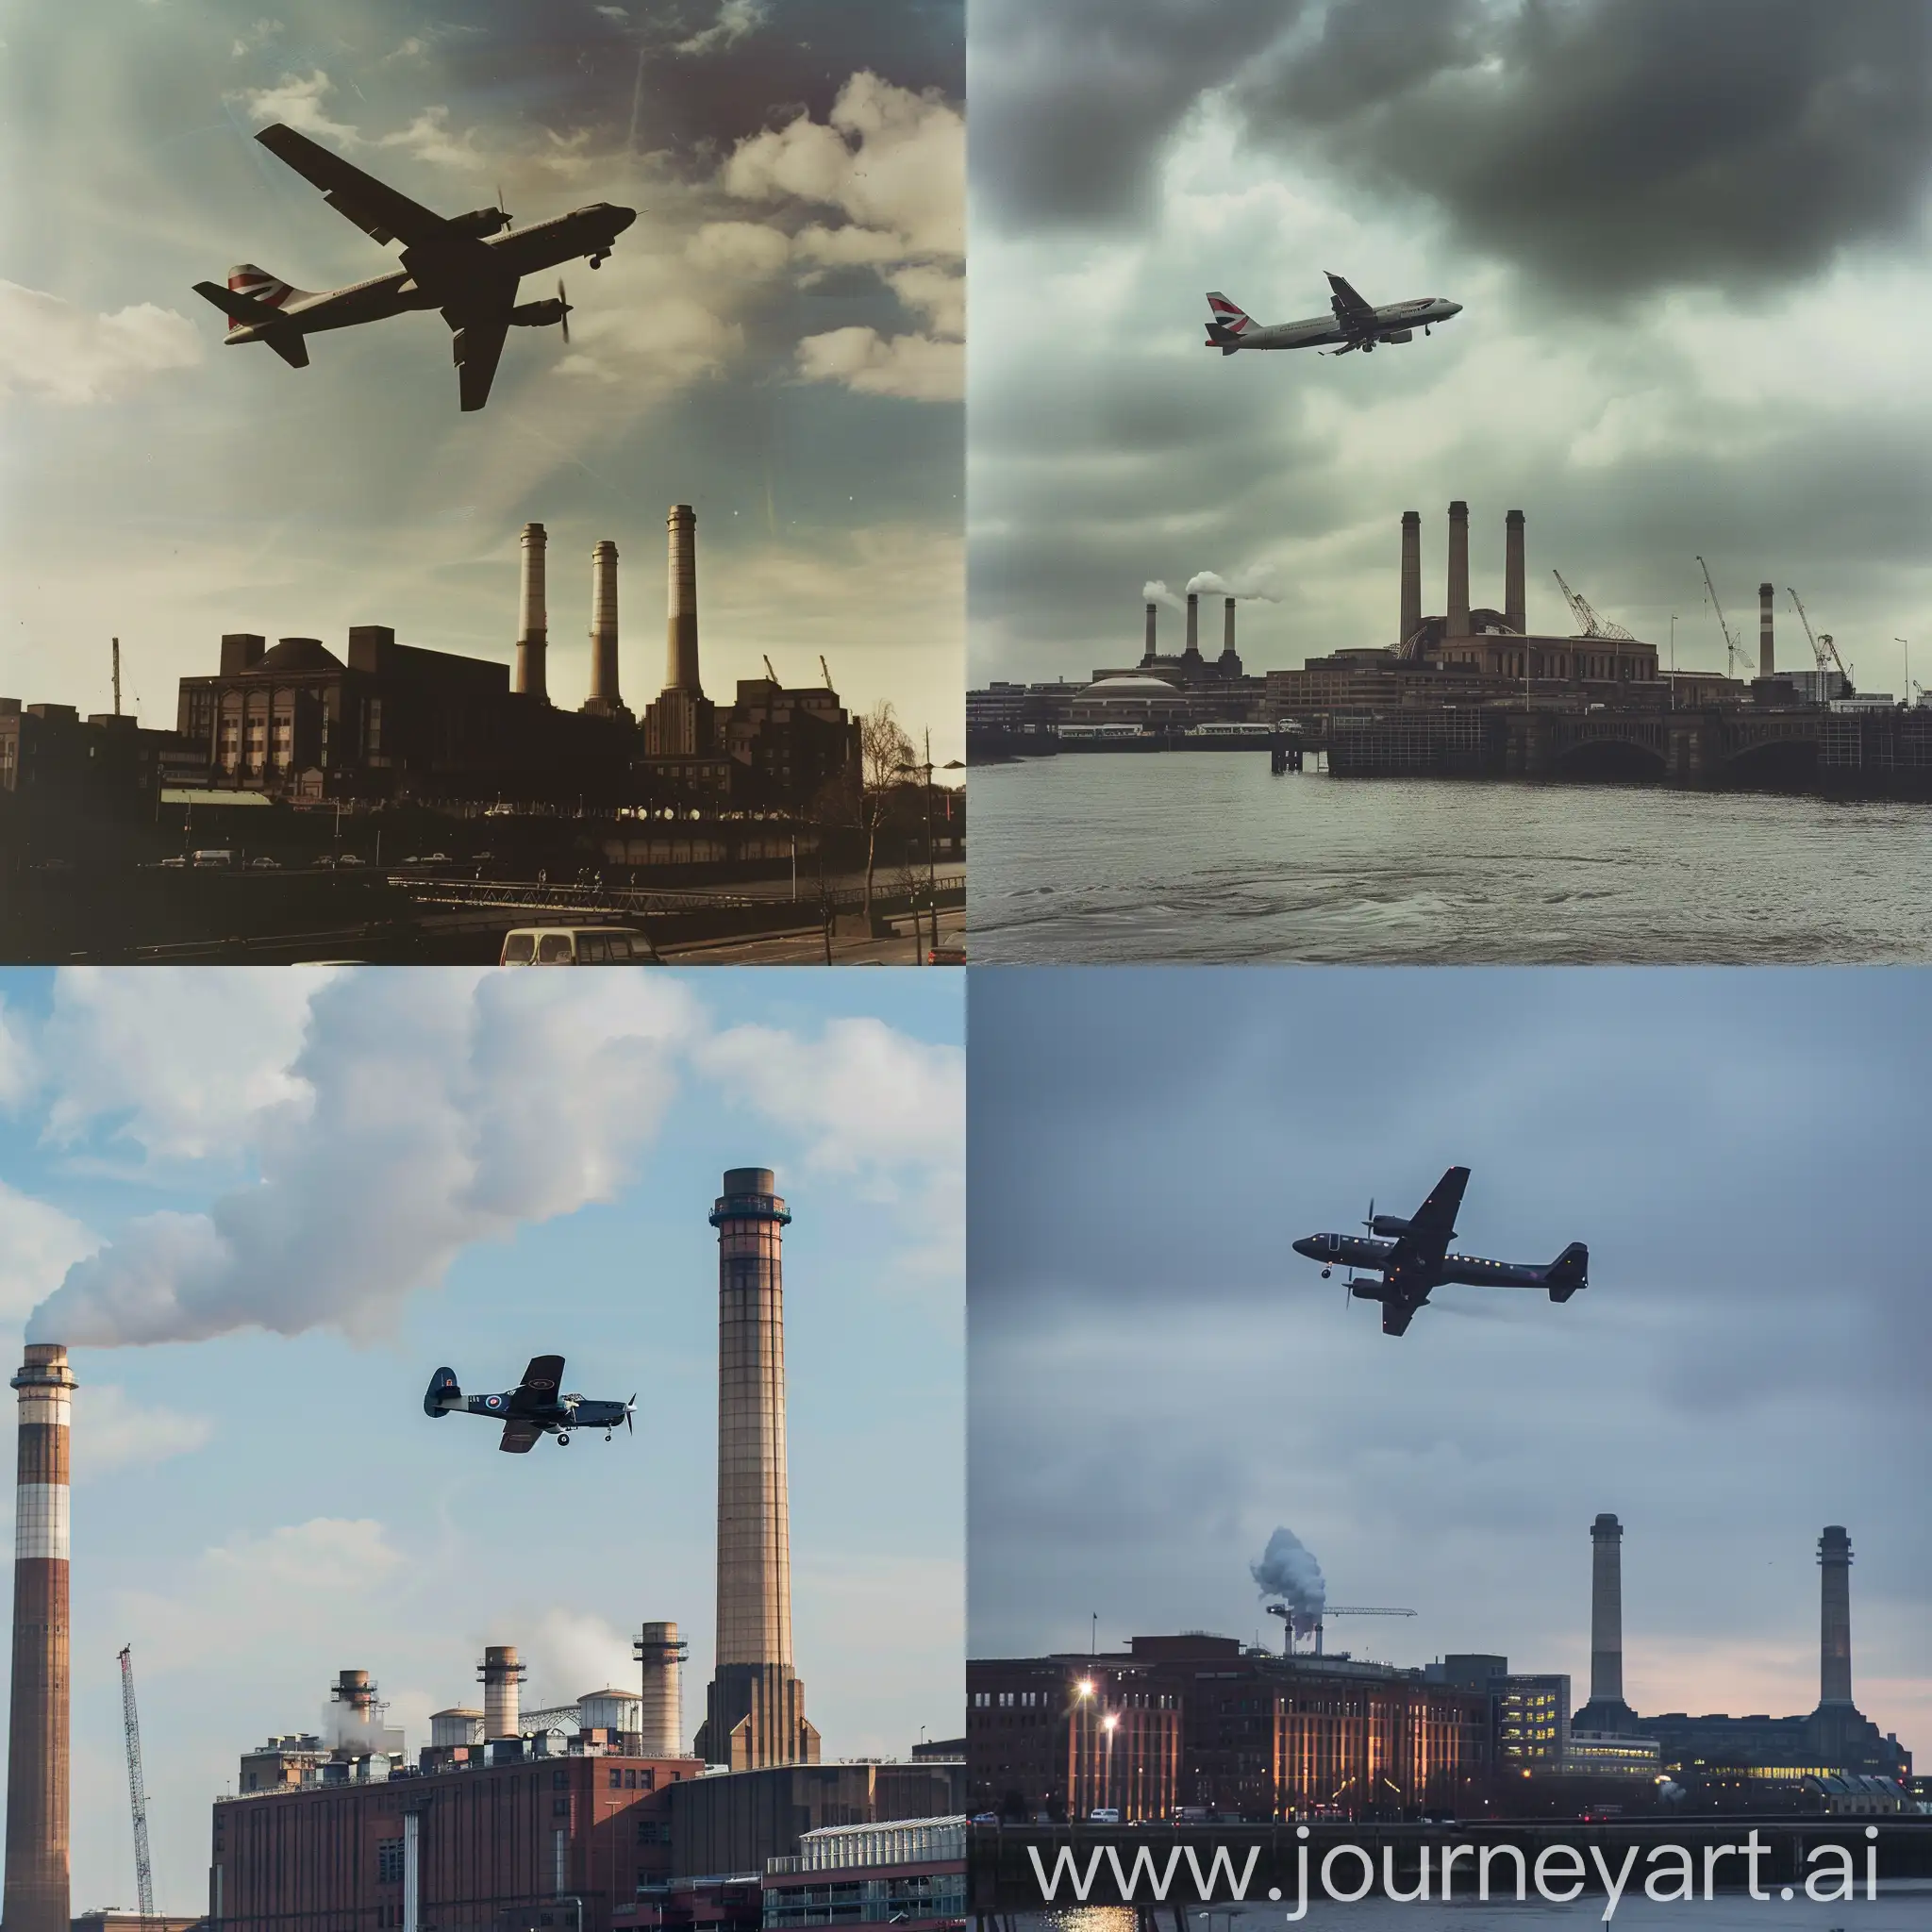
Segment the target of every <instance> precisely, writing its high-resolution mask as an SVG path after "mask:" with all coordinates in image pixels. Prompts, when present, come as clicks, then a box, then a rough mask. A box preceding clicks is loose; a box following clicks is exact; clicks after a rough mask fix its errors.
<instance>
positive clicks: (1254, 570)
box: [1188, 563, 1281, 604]
mask: <svg viewBox="0 0 1932 1932" xmlns="http://www.w3.org/2000/svg"><path fill="white" fill-rule="evenodd" d="M1272 582H1273V574H1272V573H1271V572H1270V570H1269V568H1268V566H1267V565H1266V564H1265V563H1257V564H1251V565H1250V566H1249V567H1248V568H1247V569H1246V570H1238V571H1236V572H1235V574H1234V575H1233V576H1232V577H1224V576H1223V575H1221V573H1220V572H1219V571H1213V570H1197V571H1196V572H1195V573H1194V575H1192V576H1191V577H1190V578H1189V579H1188V590H1189V591H1190V592H1200V593H1202V594H1204V595H1207V596H1210V597H1232V598H1234V599H1235V600H1236V601H1237V602H1238V603H1242V604H1250V603H1253V602H1255V601H1256V600H1257V599H1258V600H1259V601H1260V602H1262V603H1264V604H1279V603H1280V602H1281V592H1280V591H1276V590H1274V589H1271V588H1270V586H1271V584H1272Z"/></svg>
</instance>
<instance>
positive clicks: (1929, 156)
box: [1234, 0, 1932, 293]
mask: <svg viewBox="0 0 1932 1932" xmlns="http://www.w3.org/2000/svg"><path fill="white" fill-rule="evenodd" d="M1234 95H1235V99H1236V101H1237V103H1238V104H1239V106H1240V108H1241V110H1242V112H1243V113H1244V115H1245V117H1246V120H1247V124H1248V126H1249V129H1250V131H1251V132H1252V133H1253V134H1254V135H1255V136H1256V137H1257V138H1258V139H1259V140H1260V141H1261V142H1263V143H1265V144H1268V145H1273V146H1274V147H1276V148H1277V149H1278V150H1280V151H1285V152H1291V153H1296V154H1301V155H1305V156H1314V157H1319V158H1322V159H1324V160H1325V161H1326V162H1327V163H1329V164H1330V165H1331V166H1333V167H1334V168H1335V169H1336V170H1338V171H1339V172H1340V173H1341V175H1343V176H1344V177H1346V178H1347V179H1348V180H1350V181H1352V182H1354V183H1356V184H1358V185H1359V186H1360V187H1362V188H1365V189H1367V190H1369V191H1370V192H1374V193H1377V194H1382V193H1389V192H1395V193H1400V194H1403V195H1408V196H1416V197H1420V198H1423V199H1424V200H1426V201H1429V202H1432V203H1434V204H1435V205H1436V206H1437V207H1438V208H1441V211H1442V212H1443V213H1444V214H1445V215H1446V216H1447V217H1448V219H1449V220H1450V222H1451V223H1452V224H1453V225H1454V226H1455V228H1456V229H1457V232H1458V234H1459V235H1460V236H1461V238H1462V239H1463V240H1464V241H1466V242H1469V243H1472V244H1473V245H1474V246H1475V247H1477V248H1479V249H1483V250H1485V251H1488V252H1490V253H1492V254H1495V255H1498V256H1501V257H1503V258H1507V259H1508V260H1510V261H1512V262H1513V263H1515V264H1516V265H1517V266H1518V267H1519V268H1521V269H1523V270H1524V271H1525V272H1527V273H1529V274H1531V275H1537V276H1541V277H1546V278H1551V279H1554V280H1556V281H1558V282H1561V283H1563V284H1566V285H1569V286H1570V287H1571V288H1572V289H1575V290H1581V291H1591V292H1603V291H1608V292H1612V293H1633V292H1639V291H1647V290H1650V289H1654V288H1657V287H1660V286H1665V285H1671V284H1709V285H1713V286H1718V287H1722V288H1724V289H1727V290H1731V291H1744V290H1749V289H1752V288H1754V287H1759V286H1762V285H1765V284H1770V283H1778V282H1785V281H1789V280H1790V279H1792V278H1794V277H1799V276H1804V275H1811V274H1814V273H1816V272H1817V271H1819V270H1820V269H1822V268H1823V267H1824V266H1825V265H1826V264H1827V263H1828V262H1829V261H1830V260H1831V259H1832V258H1833V257H1834V256H1835V255H1836V254H1837V253H1838V252H1839V251H1840V249H1843V248H1845V247H1848V246H1851V245H1854V244H1857V243H1858V242H1870V241H1896V240H1900V239H1903V238H1906V237H1908V236H1910V235H1911V234H1913V233H1915V232H1916V230H1917V226H1918V223H1919V219H1920V213H1921V205H1922V201H1923V198H1924V192H1925V186H1926V181H1927V177H1928V174H1932V9H1928V8H1924V7H1922V6H1916V5H1899V4H1897V0H1839V4H1835V5H1832V6H1828V7H1821V6H1818V5H1816V4H1815V0H1698V4H1697V5H1695V6H1685V5H1683V4H1682V0H1578V4H1573V5H1560V4H1542V0H1528V4H1524V5H1521V6H1507V7H1498V8H1488V9H1485V8H1478V7H1477V6H1475V5H1474V4H1473V0H1460V4H1455V5H1450V6H1441V5H1438V4H1435V0H1402V4H1399V5H1391V0H1335V4H1333V5H1331V6H1330V7H1329V8H1328V9H1327V11H1326V14H1325V16H1324V20H1323V23H1322V27H1321V30H1320V32H1319V34H1316V35H1314V36H1313V37H1311V38H1309V39H1307V40H1305V41H1296V42H1291V43H1288V44H1286V45H1283V46H1280V47H1278V48H1276V49H1274V51H1272V52H1271V53H1269V54H1268V55H1267V56H1265V57H1264V58H1261V59H1259V60H1257V61H1256V62H1255V63H1254V64H1253V65H1252V67H1250V68H1249V69H1248V70H1247V71H1246V72H1244V73H1243V74H1241V76H1240V77H1239V79H1238V80H1237V82H1236V84H1235V88H1234Z"/></svg>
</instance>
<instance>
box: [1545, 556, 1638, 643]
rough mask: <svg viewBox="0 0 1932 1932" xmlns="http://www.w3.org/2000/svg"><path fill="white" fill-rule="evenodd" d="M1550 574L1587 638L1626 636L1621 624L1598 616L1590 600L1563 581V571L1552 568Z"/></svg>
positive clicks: (1627, 634)
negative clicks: (1591, 606)
mask: <svg viewBox="0 0 1932 1932" xmlns="http://www.w3.org/2000/svg"><path fill="white" fill-rule="evenodd" d="M1550 575H1552V576H1553V577H1555V578H1556V580H1557V590H1559V591H1562V593H1563V601H1564V603H1566V604H1567V605H1569V607H1570V614H1571V616H1573V617H1574V618H1575V620H1576V626H1577V629H1578V630H1579V631H1580V632H1581V633H1582V634H1583V636H1585V637H1587V638H1627V637H1628V636H1629V635H1630V633H1629V632H1628V631H1627V630H1625V629H1624V626H1623V625H1621V624H1612V623H1611V622H1610V621H1609V619H1608V618H1607V617H1599V616H1598V615H1597V614H1596V612H1595V611H1594V610H1592V609H1591V608H1590V600H1589V599H1588V598H1587V597H1586V596H1585V595H1584V594H1583V592H1582V591H1573V590H1572V589H1571V588H1570V586H1569V585H1568V584H1566V583H1565V582H1564V581H1563V573H1562V572H1561V571H1559V570H1553V571H1552V572H1551V573H1550Z"/></svg>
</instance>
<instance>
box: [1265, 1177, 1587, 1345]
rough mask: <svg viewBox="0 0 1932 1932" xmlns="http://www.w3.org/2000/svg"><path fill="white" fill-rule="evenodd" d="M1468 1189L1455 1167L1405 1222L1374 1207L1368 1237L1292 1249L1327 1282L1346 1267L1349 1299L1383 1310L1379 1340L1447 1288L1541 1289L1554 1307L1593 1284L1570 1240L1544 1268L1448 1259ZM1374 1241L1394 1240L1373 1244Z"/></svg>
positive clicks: (1335, 1237) (1581, 1251)
mask: <svg viewBox="0 0 1932 1932" xmlns="http://www.w3.org/2000/svg"><path fill="white" fill-rule="evenodd" d="M1468 1185H1469V1170H1468V1168H1466V1167H1452V1168H1451V1169H1450V1170H1449V1172H1448V1173H1447V1174H1444V1175H1443V1176H1442V1178H1441V1180H1440V1181H1438V1182H1437V1183H1436V1186H1435V1190H1434V1191H1433V1192H1432V1193H1431V1194H1430V1195H1429V1198H1428V1199H1427V1200H1426V1201H1424V1203H1423V1205H1422V1206H1421V1207H1420V1208H1417V1209H1416V1211H1415V1213H1414V1215H1413V1216H1411V1217H1410V1218H1409V1219H1408V1220H1407V1221H1405V1220H1404V1219H1403V1218H1402V1217H1401V1216H1400V1215H1397V1214H1377V1213H1376V1212H1375V1204H1374V1201H1371V1202H1370V1203H1369V1218H1368V1220H1367V1221H1365V1222H1364V1223H1363V1224H1362V1225H1363V1226H1364V1227H1366V1228H1367V1229H1368V1230H1369V1237H1368V1238H1365V1237H1363V1236H1361V1235H1358V1234H1311V1235H1305V1236H1303V1238H1302V1239H1301V1240H1300V1241H1296V1242H1295V1243H1294V1251H1295V1253H1296V1254H1297V1255H1306V1256H1307V1258H1308V1259H1309V1260H1310V1261H1319V1262H1321V1263H1322V1278H1323V1279H1324V1281H1325V1280H1326V1279H1327V1278H1328V1275H1329V1273H1330V1271H1331V1270H1332V1269H1333V1268H1334V1266H1335V1264H1336V1263H1337V1262H1340V1263H1341V1265H1342V1266H1343V1267H1344V1268H1346V1269H1348V1271H1349V1278H1348V1286H1349V1291H1350V1293H1352V1294H1353V1295H1354V1296H1355V1297H1356V1298H1357V1300H1358V1301H1365V1302H1380V1303H1381V1304H1382V1333H1383V1334H1384V1335H1400V1334H1402V1333H1403V1331H1404V1330H1405V1329H1407V1326H1408V1324H1409V1323H1410V1322H1411V1321H1412V1320H1413V1319H1414V1316H1415V1311H1416V1310H1417V1309H1418V1308H1420V1307H1424V1305H1425V1304H1426V1303H1427V1301H1428V1299H1429V1291H1430V1290H1432V1289H1437V1288H1441V1287H1442V1286H1443V1285H1444V1284H1445V1283H1447V1282H1461V1283H1465V1284H1467V1285H1469V1286H1471V1287H1475V1288H1543V1289H1547V1290H1548V1291H1549V1294H1550V1299H1551V1300H1552V1301H1553V1302H1567V1301H1568V1300H1569V1299H1570V1297H1571V1296H1572V1295H1573V1294H1574V1293H1575V1292H1576V1291H1577V1290H1578V1289H1579V1288H1588V1287H1589V1286H1590V1250H1589V1249H1588V1248H1587V1247H1586V1246H1585V1245H1584V1244H1583V1243H1582V1242H1581V1241H1572V1242H1571V1243H1570V1245H1569V1246H1568V1247H1567V1248H1565V1249H1564V1250H1563V1252H1562V1253H1561V1254H1560V1255H1558V1256H1557V1258H1556V1259H1555V1260H1554V1261H1552V1262H1550V1263H1549V1264H1548V1265H1547V1266H1541V1265H1539V1264H1538V1263H1536V1262H1531V1261H1486V1260H1484V1259H1483V1258H1482V1257H1480V1256H1477V1255H1452V1254H1451V1253H1450V1252H1449V1243H1450V1242H1451V1241H1454V1240H1455V1239H1456V1215H1457V1210H1458V1209H1459V1208H1461V1206H1462V1191H1463V1189H1464V1188H1466V1187H1467V1186H1468ZM1377 1235H1392V1236H1393V1237H1394V1239H1393V1240H1392V1241H1377V1240H1374V1239H1373V1237H1374V1236H1377ZM1357 1268H1366V1269H1370V1270H1372V1271H1374V1273H1375V1274H1379V1275H1381V1277H1382V1279H1381V1280H1380V1281H1378V1282H1375V1283H1374V1285H1373V1286H1372V1285H1370V1284H1369V1283H1366V1282H1360V1281H1357V1280H1356V1278H1355V1270H1356V1269H1357Z"/></svg>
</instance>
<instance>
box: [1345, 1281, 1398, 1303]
mask: <svg viewBox="0 0 1932 1932" xmlns="http://www.w3.org/2000/svg"><path fill="white" fill-rule="evenodd" d="M1349 1292H1350V1293H1351V1294H1353V1295H1354V1296H1355V1298H1356V1300H1357V1301H1358V1302H1379V1301H1386V1300H1387V1299H1388V1295H1387V1293H1386V1291H1384V1288H1383V1285H1382V1283H1381V1282H1379V1281H1357V1282H1352V1283H1351V1284H1350V1287H1349Z"/></svg>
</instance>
